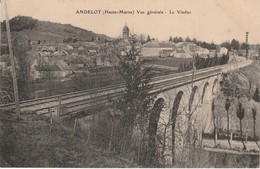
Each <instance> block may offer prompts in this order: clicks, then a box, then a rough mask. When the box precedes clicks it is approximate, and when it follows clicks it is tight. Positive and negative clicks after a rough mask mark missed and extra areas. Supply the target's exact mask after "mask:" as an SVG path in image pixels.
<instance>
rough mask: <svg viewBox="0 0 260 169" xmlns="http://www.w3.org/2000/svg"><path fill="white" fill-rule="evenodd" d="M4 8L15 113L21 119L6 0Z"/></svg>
mask: <svg viewBox="0 0 260 169" xmlns="http://www.w3.org/2000/svg"><path fill="white" fill-rule="evenodd" d="M4 7H5V18H6V32H7V39H8V46H9V54H10V60H11V67H12V78H13V87H14V99H15V112H16V116H17V118H18V119H19V118H20V117H21V113H20V105H19V96H18V86H17V78H16V70H15V62H14V56H13V47H12V39H11V32H10V25H9V17H8V11H7V4H6V0H4Z"/></svg>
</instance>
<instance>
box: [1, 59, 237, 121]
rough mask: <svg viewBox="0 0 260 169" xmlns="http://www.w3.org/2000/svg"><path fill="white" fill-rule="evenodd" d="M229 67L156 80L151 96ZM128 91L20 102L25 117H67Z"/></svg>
mask: <svg viewBox="0 0 260 169" xmlns="http://www.w3.org/2000/svg"><path fill="white" fill-rule="evenodd" d="M236 64H237V63H236ZM233 65H235V64H233ZM227 66H232V65H222V66H217V67H210V68H206V69H200V70H196V71H195V72H194V74H193V71H187V72H182V73H176V74H169V75H163V76H160V77H154V78H152V80H151V84H152V85H153V88H152V90H151V91H150V93H151V94H155V93H159V92H161V91H164V90H169V89H172V88H176V87H178V86H181V85H185V84H188V83H191V82H192V81H198V80H201V79H206V78H208V77H211V76H216V75H219V74H221V73H222V72H223V70H225V69H227ZM124 89H125V85H124V84H118V85H110V86H106V87H101V88H95V89H91V90H85V91H79V92H72V93H68V94H61V95H55V96H49V97H43V98H39V99H32V100H27V101H22V102H20V108H21V113H31V112H36V111H39V110H43V109H48V108H53V107H57V106H59V105H60V106H61V107H65V108H66V112H65V113H64V114H61V116H63V115H67V114H69V113H71V112H76V111H82V110H86V109H89V108H91V107H93V106H98V105H106V104H109V102H110V101H109V100H111V99H113V98H117V97H119V96H120V95H121V94H122V93H123V92H124ZM14 109H15V104H14V103H10V104H4V105H0V110H4V111H6V110H14Z"/></svg>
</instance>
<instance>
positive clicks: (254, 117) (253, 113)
mask: <svg viewBox="0 0 260 169" xmlns="http://www.w3.org/2000/svg"><path fill="white" fill-rule="evenodd" d="M252 115H253V120H254V128H253V130H254V139H256V133H255V124H256V109H255V108H253V109H252Z"/></svg>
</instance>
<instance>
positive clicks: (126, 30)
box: [123, 24, 129, 39]
mask: <svg viewBox="0 0 260 169" xmlns="http://www.w3.org/2000/svg"><path fill="white" fill-rule="evenodd" d="M123 38H124V39H128V38H129V28H128V27H127V25H126V24H125V26H124V28H123Z"/></svg>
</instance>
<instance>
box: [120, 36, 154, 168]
mask: <svg viewBox="0 0 260 169" xmlns="http://www.w3.org/2000/svg"><path fill="white" fill-rule="evenodd" d="M136 42H137V41H136V39H135V37H130V44H131V49H130V50H127V51H126V56H121V55H117V56H118V58H119V68H118V69H119V73H120V76H121V77H122V79H123V81H124V83H125V85H126V90H125V93H124V94H123V96H122V97H121V99H120V102H119V103H118V108H119V109H120V110H121V111H122V116H121V118H120V121H119V124H118V132H117V134H119V135H118V139H119V140H118V146H119V147H117V151H119V152H125V151H126V148H130V146H129V145H130V144H131V143H130V138H131V136H132V134H133V127H134V126H136V125H137V124H138V126H139V128H140V132H141V137H142V138H141V143H140V147H139V148H138V151H140V154H143V153H144V152H145V150H144V147H145V146H144V135H145V126H146V124H147V123H148V117H149V109H150V108H151V103H152V102H153V100H154V96H152V95H149V91H150V89H151V88H152V85H151V84H150V81H151V77H152V74H151V68H146V69H142V67H143V65H144V63H145V62H144V60H140V59H138V57H139V53H140V51H138V50H137V49H136V47H135V45H136ZM143 157H144V155H143V156H141V155H140V156H139V157H138V158H139V159H138V162H139V163H141V164H143V163H144V159H141V160H140V158H143Z"/></svg>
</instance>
